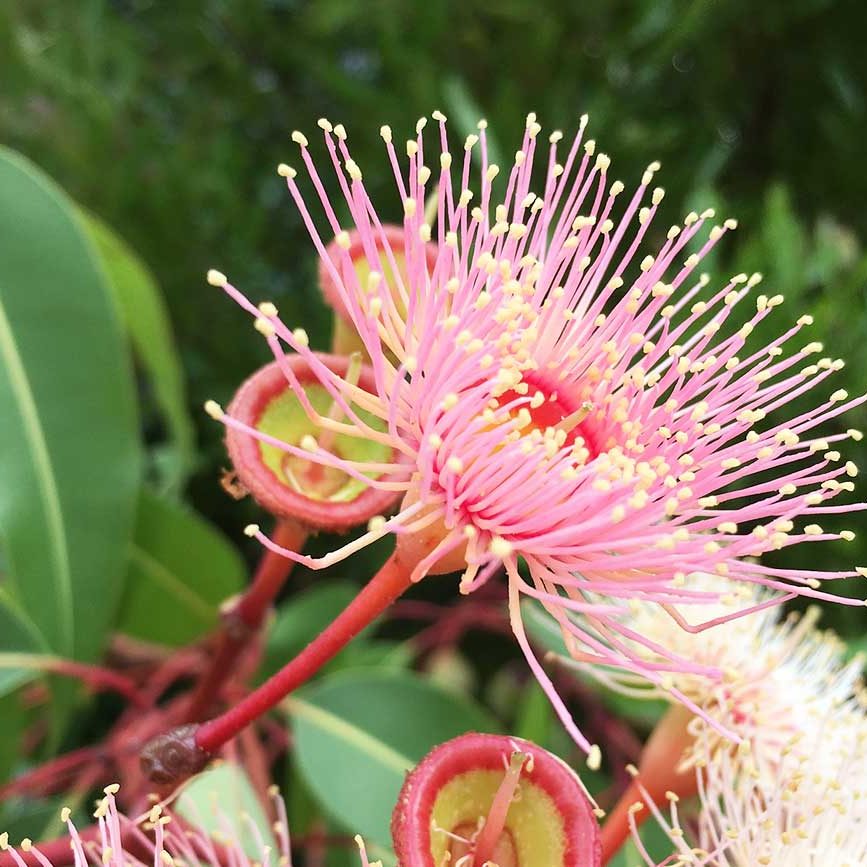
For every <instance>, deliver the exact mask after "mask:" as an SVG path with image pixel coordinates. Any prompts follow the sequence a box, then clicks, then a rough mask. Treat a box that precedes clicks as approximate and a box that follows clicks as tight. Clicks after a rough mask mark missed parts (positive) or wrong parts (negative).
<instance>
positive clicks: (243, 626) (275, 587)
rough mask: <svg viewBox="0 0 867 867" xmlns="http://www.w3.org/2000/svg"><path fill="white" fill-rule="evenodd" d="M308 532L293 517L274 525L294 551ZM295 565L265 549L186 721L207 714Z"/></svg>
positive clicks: (225, 627) (226, 625) (285, 545)
mask: <svg viewBox="0 0 867 867" xmlns="http://www.w3.org/2000/svg"><path fill="white" fill-rule="evenodd" d="M307 535H308V533H307V528H306V527H304V526H303V525H302V524H300V523H299V522H298V521H296V520H294V519H292V518H284V519H282V520H281V521H279V522H278V523H277V526H276V527H275V528H274V541H275V542H276V543H277V544H278V545H280V546H281V547H283V548H288V549H289V550H291V551H300V550H301V548H302V546H303V545H304V542H305V541H306V539H307ZM293 565H294V564H293V562H292V561H291V560H289V559H287V558H286V557H281V556H280V555H279V554H276V553H274V552H273V551H271V550H269V549H267V548H266V549H265V552H264V553H263V555H262V559H261V560H260V561H259V566H258V568H257V569H256V574H255V575H254V576H253V580H252V581H251V583H250V586H249V587H248V588H247V589H246V590H245V591H244V593H243V595H241V596H240V598H238V599H237V601H236V602H235V603H234V605H233V606H232V608H231V609H230V610H229V611H228V612H227V615H226V621H225V622H224V623H223V627H222V629H221V630H220V633H219V635H218V637H217V650H216V652H215V653H214V655H213V657H212V658H211V662H210V664H209V666H208V668H207V670H206V671H205V673H204V674H203V675H202V677H201V679H200V680H199V682H198V684H197V685H196V689H195V691H194V692H193V695H192V697H191V699H190V706H189V708H188V709H187V711H186V713H185V714H184V719H185V721H186V722H198V721H199V720H201V719H202V718H203V717H205V716H206V715H207V713H208V711H209V710H210V708H211V706H212V705H213V704H214V701H215V699H216V698H217V696H218V695H219V694H220V690H221V689H222V687H223V684H224V683H225V682H226V680H227V679H228V677H229V676H230V675H231V674H232V672H233V671H234V670H235V666H236V664H237V661H238V657H240V656H241V654H242V653H243V652H244V649H245V648H246V647H247V645H248V644H249V642H250V638H251V637H252V635H253V634H254V633H255V631H256V630H258V629H259V627H260V626H261V625H262V621H263V620H264V619H265V614H266V613H267V611H268V609H269V608H270V607H271V605H272V603H273V602H274V600H275V599H276V597H277V594H278V593H279V592H280V590H281V589H282V588H283V585H284V584H285V583H286V579H287V578H288V577H289V573H290V572H291V571H292V566H293Z"/></svg>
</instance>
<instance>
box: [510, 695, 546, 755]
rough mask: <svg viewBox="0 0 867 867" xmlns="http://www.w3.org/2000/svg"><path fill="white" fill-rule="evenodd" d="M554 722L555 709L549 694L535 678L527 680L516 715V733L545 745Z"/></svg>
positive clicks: (520, 736) (518, 735) (535, 742)
mask: <svg viewBox="0 0 867 867" xmlns="http://www.w3.org/2000/svg"><path fill="white" fill-rule="evenodd" d="M553 722H554V709H553V708H552V707H551V702H550V701H549V700H548V696H546V695H545V692H544V690H543V689H542V687H540V686H539V684H538V683H537V682H536V681H535V680H529V681H527V685H526V686H525V687H524V692H523V694H522V695H521V700H520V703H519V704H518V713H517V715H516V717H515V724H514V726H513V729H514V732H515V735H516V736H517V737H519V738H524V740H528V741H532V742H533V743H534V744H539V746H545V745H546V743H547V741H548V733H549V732H550V730H551V725H552V723H553Z"/></svg>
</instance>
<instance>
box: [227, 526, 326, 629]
mask: <svg viewBox="0 0 867 867" xmlns="http://www.w3.org/2000/svg"><path fill="white" fill-rule="evenodd" d="M308 534H309V533H308V530H307V528H306V527H305V526H304V525H303V524H301V523H299V522H298V521H296V520H295V519H294V518H283V519H282V520H280V521H278V523H277V526H276V527H275V528H274V534H273V539H274V542H276V544H278V545H279V546H280V547H281V548H287V549H288V550H290V551H300V550H301V548H302V547H303V545H304V543H305V542H306V541H307V536H308ZM293 565H294V563H293V561H292V560H289V559H288V558H286V557H282V556H281V555H280V554H276V553H274V551H271V550H270V549H267V548H266V549H265V551H264V553H263V554H262V559H261V560H260V561H259V566H258V568H257V569H256V574H255V575H254V576H253V580H252V582H251V584H250V586H249V587H248V588H247V590H246V591H245V592H244V595H243V596H241V598H240V599H239V600H238V602H237V603H236V605H235V607H234V609H233V612H232V613H233V614H235V615H237V616H238V617H239V618H240V620H241V621H242V622H243V623H244V625H245V626H247V627H249V628H250V629H251V630H255V629H258V628H259V627H260V626H261V625H262V621H263V620H264V619H265V614H266V613H267V611H268V609H269V608H270V607H271V605H272V603H273V602H274V600H275V599H276V598H277V594H278V593H279V592H280V591H281V590H282V589H283V585H284V584H285V583H286V578H287V577H288V576H289V573H290V572H291V571H292V566H293Z"/></svg>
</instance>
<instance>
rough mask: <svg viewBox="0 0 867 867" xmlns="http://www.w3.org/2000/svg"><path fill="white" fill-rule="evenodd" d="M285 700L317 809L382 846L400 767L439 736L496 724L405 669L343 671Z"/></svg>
mask: <svg viewBox="0 0 867 867" xmlns="http://www.w3.org/2000/svg"><path fill="white" fill-rule="evenodd" d="M285 707H286V708H287V710H288V711H289V712H290V714H291V715H292V717H293V729H294V734H295V744H296V758H297V762H298V768H299V770H300V772H301V773H302V775H303V776H304V779H305V780H306V782H307V785H308V786H309V787H310V789H311V791H312V792H313V793H314V794H315V795H316V797H317V798H318V800H319V801H320V803H321V805H322V807H323V809H325V810H326V811H327V812H328V813H330V814H331V815H332V816H333V817H334V818H335V819H337V820H339V821H340V822H341V824H342V825H344V826H345V827H346V829H347V830H349V831H350V832H352V833H358V834H361V835H362V836H363V837H364V838H365V840H368V841H369V842H370V843H376V844H380V845H383V846H386V845H388V843H389V840H390V836H389V822H390V821H391V813H392V810H393V809H394V805H395V803H396V802H397V796H398V793H399V792H400V787H401V786H402V785H403V781H404V777H405V775H406V772H407V771H408V770H410V769H411V768H412V767H413V766H414V765H415V764H416V763H417V762H418V761H419V760H420V759H422V758H423V757H424V756H425V755H426V754H427V753H428V752H429V751H430V750H431V749H432V748H433V747H434V746H436V745H437V744H439V743H442V742H443V741H447V740H449V739H450V738H453V737H457V736H458V735H460V734H464V733H465V732H468V731H488V732H491V731H497V725H496V723H495V722H494V721H493V720H492V719H490V718H489V717H488V715H487V714H486V713H484V711H482V710H481V709H480V708H479V707H477V706H476V705H474V704H472V703H471V702H468V701H466V700H462V699H460V698H458V697H456V696H454V695H450V694H449V693H447V692H444V691H443V690H441V689H438V688H436V687H434V686H432V685H431V684H429V683H427V682H426V681H424V680H423V679H421V678H420V677H418V676H415V675H410V674H408V673H402V674H387V673H383V672H379V671H369V670H355V671H349V672H343V673H341V674H339V675H334V676H332V677H330V678H327V679H325V680H324V681H322V682H320V683H318V684H316V685H315V686H313V687H311V688H308V689H306V690H304V691H303V692H302V693H300V694H299V695H298V696H293V697H291V698H289V699H287V700H286V702H285Z"/></svg>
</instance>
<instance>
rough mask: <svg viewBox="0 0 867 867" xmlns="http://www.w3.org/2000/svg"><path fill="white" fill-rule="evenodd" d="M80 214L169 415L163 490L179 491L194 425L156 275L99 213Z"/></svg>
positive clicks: (159, 400) (189, 460)
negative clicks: (169, 449) (168, 450)
mask: <svg viewBox="0 0 867 867" xmlns="http://www.w3.org/2000/svg"><path fill="white" fill-rule="evenodd" d="M78 214H79V218H80V220H81V225H82V227H83V228H84V230H85V231H86V232H87V234H88V235H89V237H90V239H91V241H92V242H93V245H94V247H95V248H96V251H97V253H98V254H99V256H100V257H101V259H102V265H103V268H104V269H105V272H106V275H107V277H108V281H109V286H110V287H111V289H112V290H113V292H114V297H115V300H116V302H117V305H118V309H119V310H120V314H121V316H122V317H123V322H124V325H125V326H126V330H127V332H128V333H129V336H130V339H131V340H132V344H133V347H134V349H135V353H136V356H137V357H138V358H139V360H140V361H141V364H142V366H143V367H144V369H145V370H146V371H147V374H148V376H149V377H150V379H151V383H152V386H153V391H154V395H155V396H156V400H157V403H158V404H159V407H160V409H161V410H162V412H163V414H164V416H165V420H166V424H167V426H168V429H169V432H170V434H171V440H172V462H171V465H170V466H169V468H168V470H167V473H166V476H165V478H164V479H163V480H162V485H161V487H163V488H165V489H167V490H171V491H173V492H177V491H178V490H179V489H180V488H181V487H182V485H183V482H184V480H185V478H186V475H187V473H188V472H189V470H190V466H191V464H192V460H193V427H192V424H191V423H190V418H189V415H188V414H187V406H186V393H185V387H184V375H183V369H182V368H181V362H180V358H179V357H178V353H177V350H176V348H175V343H174V339H173V337H172V329H171V323H170V321H169V316H168V311H167V310H166V306H165V304H164V302H163V299H162V296H161V294H160V290H159V287H158V286H157V284H156V281H155V279H154V277H153V275H152V274H151V272H150V271H149V270H148V269H147V266H146V265H145V264H144V263H143V262H142V261H141V259H139V257H138V256H137V255H136V254H135V253H134V252H133V250H132V249H131V248H130V247H129V246H128V245H127V243H126V242H125V241H124V240H123V239H122V238H120V237H119V236H118V235H117V234H115V232H113V231H112V230H111V229H110V228H109V227H108V226H107V225H106V224H105V223H103V222H102V220H100V219H99V218H98V217H96V216H95V215H94V214H90V213H88V212H86V211H84V210H83V209H80V210H79V211H78Z"/></svg>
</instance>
